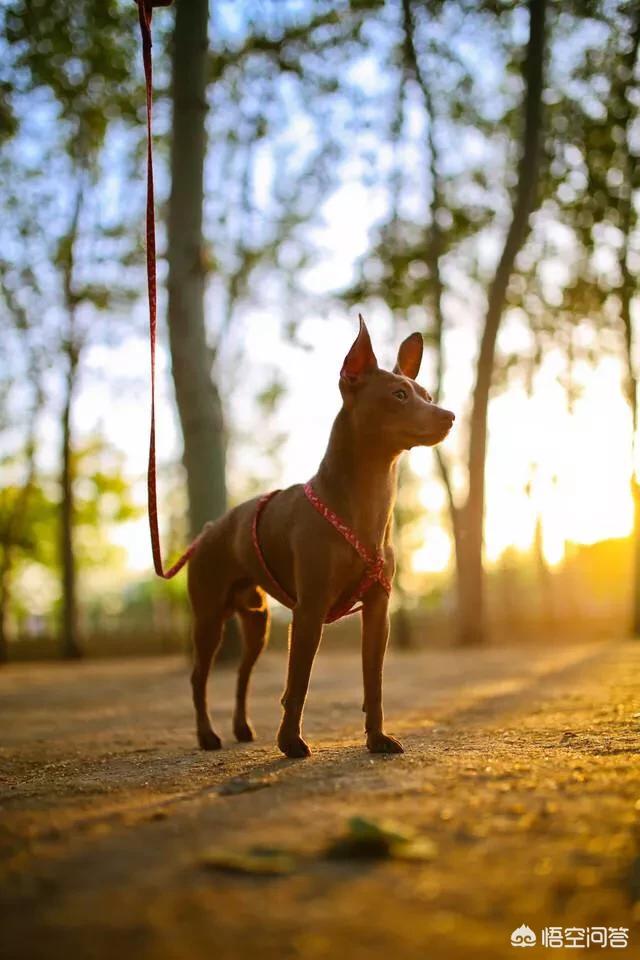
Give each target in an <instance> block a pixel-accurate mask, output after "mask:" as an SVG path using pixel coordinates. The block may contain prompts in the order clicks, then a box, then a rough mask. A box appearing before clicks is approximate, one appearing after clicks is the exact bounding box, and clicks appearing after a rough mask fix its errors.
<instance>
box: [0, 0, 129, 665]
mask: <svg viewBox="0 0 640 960" xmlns="http://www.w3.org/2000/svg"><path fill="white" fill-rule="evenodd" d="M134 13H135V11H133V10H128V11H127V13H126V14H124V15H123V12H122V11H121V10H120V8H119V5H118V4H117V3H113V2H111V3H107V4H99V5H97V6H96V5H94V4H92V3H89V2H84V3H76V4H73V5H71V6H70V5H68V4H66V3H63V2H53V3H49V4H47V8H46V15H44V10H43V5H42V4H41V3H39V2H38V0H23V2H21V3H17V4H15V5H13V7H12V8H11V9H9V10H6V11H4V13H3V21H4V22H3V26H4V35H5V38H6V42H7V44H8V49H9V52H10V54H11V72H10V74H9V81H8V83H7V85H6V86H5V89H6V88H7V87H8V88H9V89H10V92H11V96H12V97H13V100H14V101H15V102H16V103H20V104H24V103H26V102H28V98H29V97H31V98H33V102H34V103H37V102H38V100H40V103H41V105H42V107H41V109H42V111H43V116H42V118H41V124H42V126H41V127H40V128H39V129H35V130H34V129H33V126H32V125H30V117H29V112H28V111H26V110H24V109H23V110H22V112H21V114H20V115H21V117H22V125H21V127H20V126H15V125H14V127H15V128H14V131H13V133H14V136H15V137H17V138H18V143H19V144H20V146H19V147H17V148H15V147H14V149H13V152H12V153H11V154H10V156H9V159H8V160H7V162H8V163H11V170H10V174H11V179H12V181H13V180H19V181H21V182H22V183H23V184H26V185H28V184H29V182H30V181H31V183H32V184H33V183H35V181H34V166H36V165H37V167H38V173H39V175H40V178H41V179H40V180H39V182H38V183H37V184H36V186H35V187H32V189H34V190H35V191H36V192H37V193H38V194H39V195H38V197H37V201H35V202H33V201H32V202H31V203H28V202H24V204H23V209H24V211H28V215H29V216H28V218H27V217H26V216H25V215H24V213H23V215H22V217H21V219H18V220H15V221H12V222H11V223H13V226H14V227H18V224H19V230H20V231H21V233H22V234H23V237H22V239H23V240H24V239H26V237H29V238H30V240H31V242H30V244H29V247H30V250H29V253H27V252H26V251H25V253H24V254H23V256H22V258H20V257H18V256H16V258H15V260H14V262H13V263H12V264H11V269H10V270H8V271H5V272H6V273H7V274H8V275H10V276H11V275H12V274H13V275H14V276H17V275H19V274H20V272H22V280H23V281H24V280H25V279H26V276H27V274H29V273H31V275H32V276H34V277H37V278H38V282H37V283H36V285H35V286H36V291H39V292H40V294H41V296H42V300H43V302H42V303H41V307H42V308H43V309H42V313H41V336H42V339H43V340H44V339H45V338H46V339H47V340H48V342H49V346H50V347H54V349H55V350H56V351H57V352H58V354H59V356H60V358H61V359H62V361H63V365H64V374H63V382H62V397H63V399H62V417H61V443H60V538H59V542H60V558H61V571H62V588H63V589H62V596H63V601H62V613H61V626H60V638H61V645H62V649H63V652H64V654H65V656H69V657H73V656H78V655H79V652H80V644H79V639H78V629H77V597H76V551H75V549H74V542H73V534H74V524H75V504H74V497H75V480H76V477H75V476H74V473H73V463H74V455H73V448H74V437H73V405H74V400H75V396H76V391H77V383H78V374H79V367H80V361H81V354H82V352H83V350H84V349H85V347H86V344H87V342H88V340H89V339H90V338H91V336H92V335H93V334H94V332H95V331H96V327H97V316H98V314H99V313H100V312H101V311H107V310H111V311H112V310H113V309H114V307H116V306H118V305H120V306H122V305H123V304H124V303H128V302H130V299H131V296H132V294H133V291H134V286H133V284H132V283H131V282H130V283H129V284H128V283H127V279H129V280H130V278H127V277H126V274H125V276H124V277H123V276H122V274H120V275H119V274H118V270H117V267H116V268H115V269H114V267H115V265H116V263H119V264H120V266H123V265H124V264H125V263H126V262H127V260H128V257H129V255H130V252H131V244H130V241H129V242H128V243H127V241H126V239H124V238H125V236H126V234H127V226H128V224H127V223H126V214H127V207H121V208H120V211H119V212H121V213H123V219H121V220H120V221H119V222H117V221H116V220H115V219H114V216H113V214H114V211H115V210H117V205H116V204H111V205H110V209H109V212H108V213H106V214H105V207H106V204H103V206H102V208H101V206H100V200H99V194H98V190H97V189H96V187H97V183H98V181H99V180H100V177H101V176H104V174H105V171H104V170H103V169H101V166H100V162H101V159H102V157H103V152H104V149H105V144H106V142H107V138H108V134H109V131H110V128H111V127H112V126H113V125H115V124H117V123H118V122H122V121H132V120H133V119H135V111H134V109H133V107H132V104H133V103H134V102H135V98H134V97H132V92H134V91H135V92H137V91H138V90H139V78H137V77H136V78H132V75H131V59H132V54H133V50H134V46H133V44H134V43H135V40H134V37H135V34H134V33H133V31H132V30H131V31H130V32H127V30H126V29H123V23H126V22H127V18H128V20H129V23H130V24H131V25H133V20H134ZM47 111H48V112H49V115H47ZM14 113H15V115H18V111H17V110H15V111H14ZM18 135H20V136H18ZM25 144H28V145H29V148H30V149H29V150H27V151H26V155H25V151H24V147H25ZM21 148H22V149H21ZM34 156H35V157H36V158H37V159H36V161H35V163H34V160H33V157H34ZM21 206H22V205H21ZM10 228H11V224H10V225H9V229H10ZM12 242H13V243H14V244H15V236H14V237H13V238H12ZM35 248H37V253H36V257H37V258H38V259H34V260H33V261H31V262H29V261H28V259H27V258H28V256H29V255H30V254H31V255H33V253H34V250H35ZM114 254H115V257H114ZM110 260H111V262H109V261H110ZM21 264H22V266H21ZM39 274H40V275H44V279H40V278H39V277H38V275H39ZM27 295H28V289H27V290H24V289H23V288H22V287H21V288H20V290H19V291H16V297H17V299H18V300H19V299H20V298H21V297H25V296H27ZM30 307H31V305H30ZM30 321H31V322H35V315H34V314H32V313H30ZM46 327H49V329H48V330H47V332H46V333H45V328H46ZM102 332H103V331H101V333H102Z"/></svg>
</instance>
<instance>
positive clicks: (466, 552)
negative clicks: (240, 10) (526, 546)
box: [456, 0, 547, 644]
mask: <svg viewBox="0 0 640 960" xmlns="http://www.w3.org/2000/svg"><path fill="white" fill-rule="evenodd" d="M546 6H547V4H546V0H529V4H528V8H529V39H528V43H527V52H526V56H525V61H524V67H523V79H524V85H525V95H524V124H523V133H522V145H521V155H520V166H519V171H518V182H517V188H516V196H515V199H514V204H513V216H512V219H511V224H510V226H509V229H508V231H507V235H506V238H505V242H504V246H503V249H502V254H501V256H500V260H499V262H498V266H497V268H496V272H495V275H494V277H493V280H492V282H491V286H490V288H489V292H488V297H487V312H486V314H485V320H484V327H483V331H482V338H481V341H480V352H479V356H478V360H477V373H476V384H475V388H474V392H473V401H472V411H471V424H470V436H469V459H468V471H469V481H468V483H469V492H468V495H467V499H466V502H465V503H464V505H463V507H462V514H461V517H460V525H461V527H462V529H461V531H460V534H459V540H458V541H457V542H456V550H458V549H459V548H458V542H459V545H460V547H461V551H460V554H459V556H458V574H459V588H460V594H459V596H460V610H459V614H460V625H459V630H460V639H461V642H462V643H465V644H470V643H471V644H472V643H478V642H479V641H481V640H483V639H484V633H485V625H484V600H483V568H482V541H483V520H484V498H485V476H484V471H485V460H486V452H487V412H488V407H489V394H490V390H491V378H492V374H493V367H494V360H495V352H496V341H497V337H498V330H499V328H500V321H501V319H502V314H503V311H504V307H505V303H506V293H507V287H508V284H509V279H510V277H511V274H512V272H513V269H514V265H515V260H516V257H517V255H518V253H519V251H520V249H521V248H522V246H523V244H524V242H525V240H526V237H527V233H528V231H529V217H530V215H531V213H532V212H533V210H534V209H535V206H536V202H537V197H536V192H537V185H538V170H539V164H540V151H541V145H542V93H543V87H544V79H543V77H544V60H545V44H546V24H545V17H546Z"/></svg>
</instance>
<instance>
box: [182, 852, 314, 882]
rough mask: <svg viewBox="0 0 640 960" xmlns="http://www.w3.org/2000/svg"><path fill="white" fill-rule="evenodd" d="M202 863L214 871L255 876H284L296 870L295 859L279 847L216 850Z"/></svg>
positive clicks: (208, 854)
mask: <svg viewBox="0 0 640 960" xmlns="http://www.w3.org/2000/svg"><path fill="white" fill-rule="evenodd" d="M201 862H202V865H203V866H205V867H210V868H213V869H214V870H224V871H227V872H229V873H248V874H253V875H255V876H282V875H283V874H287V873H293V871H294V870H295V868H296V860H295V858H294V857H292V856H291V854H290V853H289V852H288V851H287V850H281V849H278V848H277V847H251V848H250V849H249V850H246V851H244V852H243V851H237V850H225V849H222V848H220V849H216V848H214V849H212V850H209V851H208V852H207V853H205V854H204V856H203V857H202V860H201Z"/></svg>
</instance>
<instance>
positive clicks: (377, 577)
mask: <svg viewBox="0 0 640 960" xmlns="http://www.w3.org/2000/svg"><path fill="white" fill-rule="evenodd" d="M277 493H280V491H279V490H272V491H271V493H266V494H264V496H262V497H260V499H259V500H258V503H257V505H256V511H255V513H254V515H253V524H252V527H251V538H252V540H253V546H254V548H255V551H256V554H257V556H258V560H259V561H260V564H261V566H262V569H263V570H264V572H265V574H266V576H267V579H268V580H269V582H270V584H271V591H270V592H271V593H272V594H273V596H274V597H275V598H276V600H279V601H280V603H283V604H284V605H285V606H286V607H289V609H291V608H292V607H294V606H295V603H296V601H295V600H294V599H293V597H291V596H290V595H289V594H288V593H287V591H286V590H285V589H284V587H282V586H281V585H280V584H279V583H278V581H277V580H276V578H275V577H274V575H273V573H272V572H271V570H270V569H269V567H268V566H267V561H266V560H265V557H264V553H263V552H262V548H261V546H260V540H259V538H258V521H259V520H260V515H261V514H262V511H263V510H264V508H265V507H266V505H267V504H268V503H269V501H270V500H272V499H273V497H275V495H276V494H277ZM304 493H305V496H306V498H307V500H309V502H310V503H311V504H312V506H313V507H315V509H316V510H317V511H318V513H320V514H321V515H322V516H323V517H324V518H325V520H327V522H328V523H330V524H331V526H332V527H335V529H336V530H337V531H338V533H339V534H340V535H341V536H342V537H344V539H345V540H346V541H347V542H348V543H350V544H351V546H352V547H353V549H354V550H355V551H356V553H357V554H358V556H359V557H360V559H361V560H363V561H364V563H365V570H364V574H363V575H362V578H361V579H360V582H359V583H358V586H357V587H356V589H355V591H354V593H353V596H352V597H350V598H349V599H348V600H346V601H345V602H344V603H337V604H335V605H334V606H333V607H332V608H331V610H330V611H329V613H328V614H327V617H326V619H325V623H334V621H336V620H340V619H341V618H342V617H346V616H347V615H348V614H352V613H359V612H360V610H362V604H360V606H354V604H355V603H357V601H358V600H360V599H361V598H362V597H363V596H364V594H365V593H366V592H367V590H369V588H370V587H372V586H373V584H374V583H379V584H380V586H381V587H382V589H383V590H384V591H385V593H386V594H387V595H389V594H390V593H391V581H390V580H389V578H388V577H387V576H386V574H385V572H384V557H383V555H382V553H381V552H380V551H379V550H377V551H375V553H372V552H371V551H370V550H367V548H366V547H365V546H364V544H363V543H362V541H361V540H360V539H359V538H358V536H357V534H356V533H355V531H354V530H352V529H351V527H350V526H349V525H348V524H347V523H345V522H344V520H342V519H341V518H340V517H339V516H338V515H337V513H334V512H333V510H331V508H330V507H328V506H327V505H326V503H325V502H324V501H323V500H321V499H320V497H319V496H318V495H317V493H316V492H315V490H314V489H313V486H312V484H311V481H309V482H308V483H306V484H305V486H304Z"/></svg>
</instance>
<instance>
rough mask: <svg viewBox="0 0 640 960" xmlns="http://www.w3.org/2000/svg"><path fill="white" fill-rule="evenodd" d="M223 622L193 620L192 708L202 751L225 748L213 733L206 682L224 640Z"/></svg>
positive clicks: (218, 617)
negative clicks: (194, 712) (212, 662)
mask: <svg viewBox="0 0 640 960" xmlns="http://www.w3.org/2000/svg"><path fill="white" fill-rule="evenodd" d="M223 622H224V618H223V617H222V616H221V615H219V614H218V615H212V616H209V617H206V618H202V617H197V616H195V615H194V619H193V648H194V662H193V671H192V673H191V689H192V691H193V705H194V707H195V710H196V731H197V734H198V743H199V744H200V746H201V747H202V749H203V750H219V749H220V747H221V746H222V742H221V740H220V737H219V736H218V735H217V734H216V733H214V731H213V728H212V726H211V720H210V719H209V711H208V709H207V680H208V678H209V670H210V668H211V661H212V660H213V658H214V656H215V654H216V651H217V649H218V647H219V646H220V641H221V639H222V625H223Z"/></svg>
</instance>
